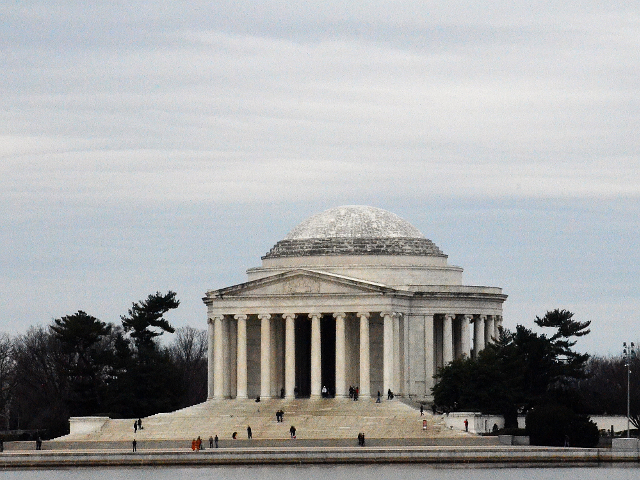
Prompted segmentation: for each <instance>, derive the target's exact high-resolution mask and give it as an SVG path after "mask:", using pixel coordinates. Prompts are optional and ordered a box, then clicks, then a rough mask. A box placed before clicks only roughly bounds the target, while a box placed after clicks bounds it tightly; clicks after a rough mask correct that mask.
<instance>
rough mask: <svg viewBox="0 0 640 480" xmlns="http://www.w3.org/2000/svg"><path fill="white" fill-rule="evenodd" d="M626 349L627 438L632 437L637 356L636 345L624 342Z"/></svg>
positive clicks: (624, 351)
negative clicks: (633, 363)
mask: <svg viewBox="0 0 640 480" xmlns="http://www.w3.org/2000/svg"><path fill="white" fill-rule="evenodd" d="M622 346H623V347H624V348H623V350H622V353H623V355H624V365H625V366H626V367H627V438H629V437H630V429H629V428H630V427H629V418H630V417H631V394H630V387H631V359H632V358H634V357H635V356H636V350H635V344H634V343H633V342H631V343H630V344H629V345H627V342H622Z"/></svg>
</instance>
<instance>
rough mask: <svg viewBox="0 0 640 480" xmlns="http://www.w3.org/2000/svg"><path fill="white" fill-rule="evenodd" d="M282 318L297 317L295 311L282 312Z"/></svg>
mask: <svg viewBox="0 0 640 480" xmlns="http://www.w3.org/2000/svg"><path fill="white" fill-rule="evenodd" d="M282 318H285V319H286V318H296V314H295V313H290V312H287V313H283V314H282Z"/></svg>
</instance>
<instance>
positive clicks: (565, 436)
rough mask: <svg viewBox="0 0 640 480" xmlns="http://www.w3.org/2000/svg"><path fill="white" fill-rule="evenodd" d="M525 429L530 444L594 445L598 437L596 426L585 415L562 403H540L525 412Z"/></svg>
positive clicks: (559, 445)
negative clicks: (566, 443)
mask: <svg viewBox="0 0 640 480" xmlns="http://www.w3.org/2000/svg"><path fill="white" fill-rule="evenodd" d="M526 430H527V433H528V434H529V440H530V442H531V445H545V446H555V447H561V446H563V445H565V440H567V441H568V443H569V445H570V446H571V447H595V446H596V445H597V444H598V440H599V439H600V433H599V432H598V427H597V426H596V424H595V423H594V422H592V421H591V420H589V417H588V416H586V415H579V414H577V413H575V412H573V411H572V410H571V409H569V408H567V407H564V406H562V405H540V406H538V407H535V408H534V409H533V410H531V411H530V412H529V413H528V414H527V418H526Z"/></svg>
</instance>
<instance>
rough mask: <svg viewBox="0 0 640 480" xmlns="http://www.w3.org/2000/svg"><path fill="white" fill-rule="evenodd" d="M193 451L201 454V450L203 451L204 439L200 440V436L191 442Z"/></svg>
mask: <svg viewBox="0 0 640 480" xmlns="http://www.w3.org/2000/svg"><path fill="white" fill-rule="evenodd" d="M191 450H193V451H194V452H199V451H200V450H202V439H201V438H200V436H198V438H194V439H193V440H191Z"/></svg>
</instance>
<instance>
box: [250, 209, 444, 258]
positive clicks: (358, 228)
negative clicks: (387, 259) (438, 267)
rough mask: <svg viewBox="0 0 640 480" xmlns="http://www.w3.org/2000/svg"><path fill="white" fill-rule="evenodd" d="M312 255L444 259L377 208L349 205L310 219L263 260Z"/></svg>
mask: <svg viewBox="0 0 640 480" xmlns="http://www.w3.org/2000/svg"><path fill="white" fill-rule="evenodd" d="M316 255H419V256H425V255H428V256H441V257H446V255H444V254H443V253H442V251H440V249H439V248H438V247H437V246H436V245H435V244H434V243H433V242H432V241H431V240H428V239H426V238H425V237H424V235H422V233H420V231H419V230H418V229H417V228H416V227H414V226H413V225H411V224H410V223H409V222H407V221H406V220H403V219H402V218H400V217H399V216H398V215H396V214H394V213H391V212H388V211H386V210H382V209H380V208H374V207H368V206H363V205H349V206H343V207H337V208H332V209H330V210H327V211H325V212H322V213H319V214H316V215H313V216H312V217H309V218H308V219H307V220H305V221H303V222H302V223H300V224H299V225H298V226H297V227H295V228H294V229H293V230H291V231H290V232H289V234H288V235H287V236H286V237H285V238H284V240H281V241H279V242H278V243H277V244H276V245H275V246H274V247H273V248H272V249H271V250H270V251H269V252H268V253H267V254H266V255H265V256H264V257H262V258H263V259H265V258H278V257H304V256H316Z"/></svg>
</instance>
